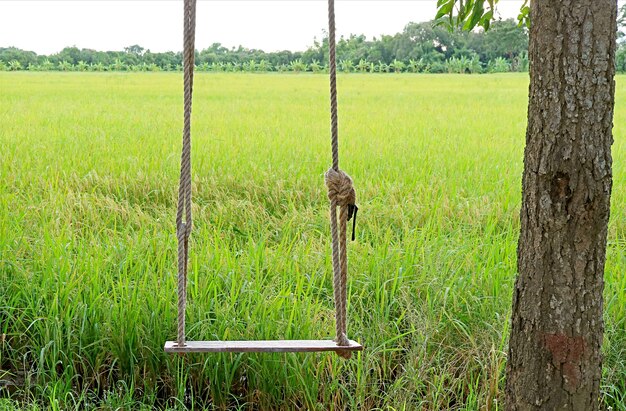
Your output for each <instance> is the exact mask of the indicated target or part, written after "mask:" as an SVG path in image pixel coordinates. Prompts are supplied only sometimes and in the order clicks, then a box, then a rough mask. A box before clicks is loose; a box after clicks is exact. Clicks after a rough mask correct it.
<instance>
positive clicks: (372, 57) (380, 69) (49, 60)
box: [0, 20, 528, 73]
mask: <svg viewBox="0 0 626 411" xmlns="http://www.w3.org/2000/svg"><path fill="white" fill-rule="evenodd" d="M527 48H528V34H527V30H526V29H525V28H522V27H518V25H517V23H516V22H515V21H513V20H503V21H497V22H495V23H493V26H492V28H491V29H490V30H489V31H487V32H483V31H480V32H465V31H460V30H458V31H453V32H450V31H448V30H447V29H446V28H444V27H438V26H434V25H433V22H423V23H409V24H408V25H407V26H406V27H405V28H404V30H403V31H402V32H401V33H397V34H395V35H383V36H381V37H379V38H373V39H371V40H368V39H367V38H366V37H365V36H364V35H351V36H349V37H347V38H345V37H342V38H341V39H340V40H339V41H338V42H337V61H338V66H339V69H340V70H341V71H343V72H370V73H372V72H374V73H389V72H396V73H400V72H413V73H448V72H451V73H484V72H506V71H526V70H527V69H528V54H527ZM327 55H328V38H327V37H324V38H323V39H322V40H321V41H318V40H317V39H316V40H315V41H314V44H313V46H312V47H309V48H308V49H307V50H306V51H303V52H292V51H278V52H270V53H266V52H264V51H262V50H255V49H248V48H245V47H242V46H239V47H237V48H230V49H229V48H227V47H224V46H222V45H221V44H220V43H215V44H213V45H211V46H210V47H209V48H206V49H204V50H201V51H197V52H196V64H197V69H198V70H199V71H224V72H226V71H247V72H254V71H261V72H266V71H294V72H303V71H310V72H324V71H326V70H327V69H328V59H327ZM181 62H182V53H180V52H172V51H169V52H164V53H153V52H151V51H150V50H145V49H144V48H142V47H141V46H138V45H134V46H129V47H126V48H125V49H124V51H106V52H105V51H96V50H90V49H78V48H77V47H66V48H64V49H63V50H62V51H61V52H59V53H56V54H52V55H48V56H46V55H37V54H36V53H34V52H32V51H24V50H20V49H17V48H13V47H10V48H0V70H36V71H48V70H60V71H175V70H180V69H181Z"/></svg>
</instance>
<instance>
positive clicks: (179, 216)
mask: <svg viewBox="0 0 626 411" xmlns="http://www.w3.org/2000/svg"><path fill="white" fill-rule="evenodd" d="M195 25H196V0H185V1H184V38H185V41H184V56H183V70H184V126H183V148H182V155H181V168H180V185H179V190H178V208H177V213H176V237H177V240H178V338H177V340H176V341H167V342H166V343H165V352H168V353H190V352H315V351H335V352H336V353H337V354H338V355H340V356H342V357H344V358H350V355H351V352H352V351H361V350H363V346H362V345H361V344H359V343H357V342H355V341H352V340H349V339H348V337H347V333H346V303H347V292H346V277H347V271H348V258H347V246H346V226H347V221H349V220H350V219H351V218H354V221H353V224H354V223H355V221H356V213H357V211H358V208H357V206H356V204H355V202H356V194H355V191H354V188H353V187H352V179H351V178H350V177H349V176H348V175H347V174H346V173H344V172H343V171H341V170H340V169H339V144H338V127H337V64H336V58H335V4H334V0H328V29H329V30H328V41H329V71H330V113H331V141H332V161H333V163H332V167H331V168H330V169H329V170H328V171H327V172H326V174H325V176H324V180H325V182H326V186H327V187H328V198H329V200H330V227H331V236H332V256H333V275H334V282H333V284H334V299H335V321H336V324H335V325H336V334H337V335H336V337H335V339H334V340H257V341H186V339H185V308H186V303H187V265H188V255H189V253H188V250H189V248H188V246H189V235H190V233H191V102H192V93H193V70H194V57H195ZM337 207H339V219H337ZM183 215H184V220H183ZM337 220H339V221H337ZM353 239H354V228H353Z"/></svg>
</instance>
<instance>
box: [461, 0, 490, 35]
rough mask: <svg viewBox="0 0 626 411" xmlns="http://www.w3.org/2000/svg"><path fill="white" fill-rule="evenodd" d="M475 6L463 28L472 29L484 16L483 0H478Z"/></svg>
mask: <svg viewBox="0 0 626 411" xmlns="http://www.w3.org/2000/svg"><path fill="white" fill-rule="evenodd" d="M473 6H474V7H472V12H471V14H470V16H469V19H467V20H466V21H465V24H464V25H463V30H468V31H469V30H472V29H473V28H474V27H476V25H477V24H478V22H479V21H480V20H481V19H482V17H483V13H484V11H485V9H484V8H483V2H482V0H477V1H476V2H475V3H474V5H473Z"/></svg>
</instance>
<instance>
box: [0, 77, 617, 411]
mask: <svg viewBox="0 0 626 411" xmlns="http://www.w3.org/2000/svg"><path fill="white" fill-rule="evenodd" d="M527 84H528V80H527V76H526V75H523V74H520V75H515V74H508V75H484V76H452V75H433V76H429V75H397V76H395V75H384V76H377V75H346V76H341V77H340V78H339V88H340V101H339V103H340V139H341V143H340V147H341V166H342V168H343V169H344V170H346V171H347V172H348V173H349V174H351V175H352V176H353V178H354V180H355V186H356V189H357V196H358V203H359V206H360V211H359V219H358V226H357V241H355V242H353V243H350V254H349V257H350V278H349V299H350V305H349V309H348V310H349V317H350V319H349V325H348V328H349V336H350V337H351V338H354V339H356V340H359V341H360V342H362V343H363V344H364V345H365V346H366V350H365V351H364V352H363V353H362V354H359V355H358V356H357V357H355V358H353V359H352V360H349V361H345V360H342V359H340V358H338V357H336V356H335V355H332V354H246V355H239V354H219V355H190V356H187V357H180V356H168V355H166V354H165V353H163V350H162V347H163V343H164V341H165V340H168V339H170V340H171V339H174V338H175V335H176V291H175V286H176V280H175V275H176V273H175V269H176V263H175V261H176V239H175V233H174V214H175V206H176V195H177V184H178V169H179V159H180V138H181V137H180V131H181V128H182V122H181V117H182V107H181V106H182V91H181V88H182V83H181V75H180V74H149V73H144V74H93V73H71V74H63V73H54V74H52V73H50V74H42V73H38V74H36V73H0V147H1V149H0V327H1V329H0V334H1V335H0V337H1V339H0V398H2V399H0V409H2V408H8V409H12V408H19V407H28V408H30V409H37V408H42V409H75V408H78V409H89V408H92V407H101V408H103V409H136V408H140V407H146V408H151V407H158V408H166V407H167V408H185V407H187V408H192V406H195V408H196V409H200V408H202V407H206V408H216V409H225V408H238V409H278V410H289V409H320V410H322V409H337V410H343V409H353V410H357V409H374V408H378V409H385V410H416V409H425V410H440V409H457V410H477V409H494V410H495V409H502V406H501V405H498V404H501V403H502V398H503V395H502V388H503V382H504V369H505V353H506V344H507V334H508V317H509V314H510V304H511V301H510V300H511V289H512V285H513V280H514V276H515V270H516V268H515V265H516V264H515V261H516V256H515V251H516V243H517V237H518V229H519V223H518V209H519V205H520V197H521V193H520V190H521V172H522V154H523V145H524V131H525V125H526V123H525V115H526V103H527ZM195 93H196V94H195V102H194V115H195V117H194V126H193V138H194V140H193V149H194V152H193V173H194V179H193V184H194V196H195V197H194V212H195V220H194V232H193V234H192V251H191V268H190V270H191V272H190V282H189V305H188V314H187V321H188V336H189V338H190V339H278V338H332V336H333V331H334V322H333V302H332V279H331V277H332V274H331V272H332V271H331V260H330V252H329V249H330V242H329V233H328V231H329V229H328V221H327V199H326V190H325V187H324V183H323V173H324V172H325V170H326V169H327V168H328V167H329V164H330V141H329V132H328V130H329V127H328V108H327V105H328V102H327V100H328V98H327V80H326V77H325V76H322V75H276V74H271V75H254V74H251V75H245V74H241V75H235V74H230V75H219V74H199V75H197V77H196V86H195ZM625 103H626V77H619V78H618V79H617V104H616V115H615V144H614V146H613V149H614V178H615V181H614V194H613V200H612V205H613V208H612V215H611V222H610V229H609V246H608V253H607V265H606V292H605V296H606V300H605V313H606V315H605V319H606V337H605V345H604V350H605V364H604V380H603V382H602V391H603V401H604V403H605V405H606V406H612V407H613V409H619V410H626V405H625V403H626V308H625V307H626V277H625V276H624V272H626V207H625V204H626V168H625V167H624V165H625V164H626V146H625V140H626V138H625V137H626V128H625V127H626V126H625V125H626V104H625Z"/></svg>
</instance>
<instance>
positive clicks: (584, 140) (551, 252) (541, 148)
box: [506, 0, 617, 411]
mask: <svg viewBox="0 0 626 411" xmlns="http://www.w3.org/2000/svg"><path fill="white" fill-rule="evenodd" d="M616 13H617V1H616V0H533V1H532V2H531V29H530V44H529V57H530V97H529V105H528V129H527V132H526V149H525V153H524V174H523V179H522V209H521V213H520V214H521V216H520V219H521V234H520V239H519V244H518V270H519V276H518V278H517V281H516V284H515V289H514V294H513V315H512V321H511V337H510V342H509V359H508V365H507V382H506V401H507V404H506V409H507V410H538V409H542V410H557V409H558V410H562V409H567V410H585V411H587V410H596V409H598V408H599V406H600V404H599V392H600V378H601V375H602V369H601V365H602V364H601V362H602V358H601V352H600V349H601V346H602V333H603V328H604V324H603V321H602V291H603V288H604V281H603V275H604V262H605V252H606V237H607V225H608V219H609V203H610V196H611V184H612V174H611V163H612V159H611V144H612V142H613V137H612V126H613V104H614V94H615V86H614V74H615V68H614V56H615V37H616Z"/></svg>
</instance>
